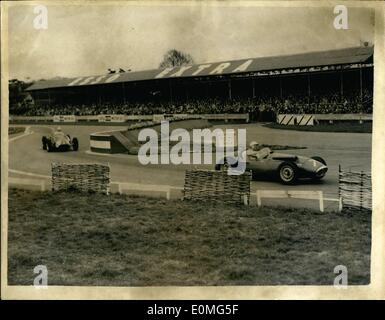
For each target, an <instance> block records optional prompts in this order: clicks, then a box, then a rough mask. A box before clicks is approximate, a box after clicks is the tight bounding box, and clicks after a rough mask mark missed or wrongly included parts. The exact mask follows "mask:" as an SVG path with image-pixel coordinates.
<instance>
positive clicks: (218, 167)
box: [215, 158, 238, 171]
mask: <svg viewBox="0 0 385 320" xmlns="http://www.w3.org/2000/svg"><path fill="white" fill-rule="evenodd" d="M228 166H229V164H228V162H227V158H225V159H224V161H223V163H217V164H216V165H215V170H217V171H221V170H227V168H228ZM230 166H231V167H232V168H236V167H237V166H238V161H236V162H235V163H233V164H231V165H230Z"/></svg>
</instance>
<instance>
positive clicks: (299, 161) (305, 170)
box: [215, 148, 328, 184]
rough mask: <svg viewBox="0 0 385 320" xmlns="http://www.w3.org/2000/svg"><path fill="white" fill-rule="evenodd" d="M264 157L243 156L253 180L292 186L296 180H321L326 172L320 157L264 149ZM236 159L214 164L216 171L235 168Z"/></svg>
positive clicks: (223, 160) (325, 166) (323, 161)
mask: <svg viewBox="0 0 385 320" xmlns="http://www.w3.org/2000/svg"><path fill="white" fill-rule="evenodd" d="M262 151H264V156H263V157H262V158H261V159H256V158H254V157H252V156H248V155H245V154H243V158H244V159H246V170H247V171H251V172H252V177H253V179H256V178H258V177H261V178H267V177H271V178H278V180H280V181H281V182H282V183H284V184H294V183H296V182H297V181H298V179H303V178H308V179H313V180H321V179H322V178H323V177H324V176H325V175H326V172H327V171H328V167H327V164H326V161H325V160H324V159H322V158H321V157H318V156H314V157H311V158H309V157H305V156H298V155H292V154H286V153H278V152H275V151H273V150H271V149H270V148H264V149H263V150H262ZM237 166H238V159H234V158H233V159H229V158H224V159H222V160H221V161H220V162H219V163H217V164H216V166H215V169H216V170H227V169H228V168H229V167H233V168H235V167H237Z"/></svg>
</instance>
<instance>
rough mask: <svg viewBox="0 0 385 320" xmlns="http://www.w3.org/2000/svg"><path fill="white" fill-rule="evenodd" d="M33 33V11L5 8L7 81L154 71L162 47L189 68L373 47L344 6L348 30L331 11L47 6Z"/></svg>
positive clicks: (370, 15) (370, 24)
mask: <svg viewBox="0 0 385 320" xmlns="http://www.w3.org/2000/svg"><path fill="white" fill-rule="evenodd" d="M47 9H48V28H47V29H40V30H36V29H35V28H34V27H33V21H34V19H35V17H36V14H35V13H34V6H33V5H22V4H18V5H14V6H12V7H10V9H9V16H8V28H9V71H10V78H11V79H14V78H17V79H21V80H26V79H31V80H38V79H42V78H44V79H50V78H54V77H78V76H87V75H98V74H105V73H107V69H108V68H112V69H116V68H120V67H121V68H123V69H131V70H132V71H140V70H146V69H156V68H158V67H159V64H160V62H161V60H162V57H163V55H164V54H165V53H166V52H167V51H168V50H170V49H177V50H181V51H183V52H186V53H189V54H190V55H191V56H192V57H193V59H194V62H195V63H206V62H218V61H226V60H238V59H246V58H256V57H263V56H277V55H283V54H293V53H305V52H309V51H323V50H330V49H339V48H347V47H357V46H360V45H362V42H363V41H368V42H369V43H373V36H374V35H373V31H374V12H373V11H372V10H371V9H366V8H349V7H348V29H347V30H337V29H335V28H334V26H333V21H334V18H335V17H336V15H335V14H334V13H333V7H332V6H330V7H322V8H306V7H302V8H301V7H299V8H294V7H286V8H284V7H242V6H228V5H220V6H210V5H207V4H204V3H196V4H195V5H189V6H186V5H177V4H176V3H174V4H173V5H162V6H161V5H151V6H150V5H137V4H136V5H133V4H129V3H125V4H123V3H122V4H120V5H112V4H109V5H96V4H89V5H70V6H69V5H63V4H61V5H48V6H47Z"/></svg>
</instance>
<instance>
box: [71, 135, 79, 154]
mask: <svg viewBox="0 0 385 320" xmlns="http://www.w3.org/2000/svg"><path fill="white" fill-rule="evenodd" d="M72 148H73V150H74V151H78V150H79V141H78V139H77V138H73V139H72Z"/></svg>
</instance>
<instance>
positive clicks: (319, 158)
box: [311, 156, 326, 166]
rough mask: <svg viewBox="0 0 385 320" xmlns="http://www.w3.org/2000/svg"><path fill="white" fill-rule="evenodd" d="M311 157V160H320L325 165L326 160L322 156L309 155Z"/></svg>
mask: <svg viewBox="0 0 385 320" xmlns="http://www.w3.org/2000/svg"><path fill="white" fill-rule="evenodd" d="M311 158H312V159H313V160H315V161H318V162H321V163H322V164H323V165H325V166H326V161H325V160H324V159H323V158H321V157H318V156H314V157H311Z"/></svg>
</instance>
